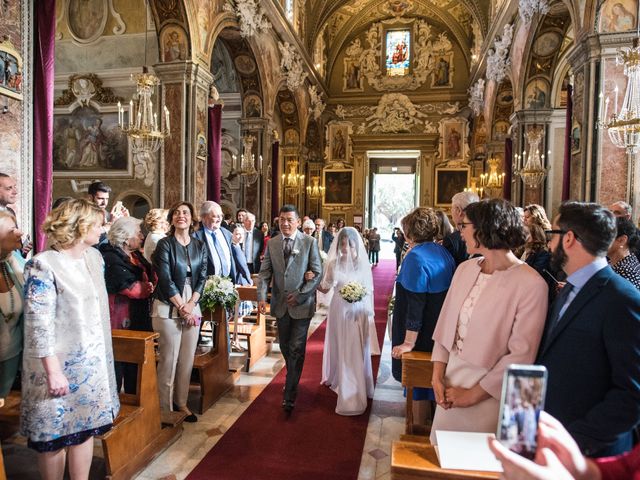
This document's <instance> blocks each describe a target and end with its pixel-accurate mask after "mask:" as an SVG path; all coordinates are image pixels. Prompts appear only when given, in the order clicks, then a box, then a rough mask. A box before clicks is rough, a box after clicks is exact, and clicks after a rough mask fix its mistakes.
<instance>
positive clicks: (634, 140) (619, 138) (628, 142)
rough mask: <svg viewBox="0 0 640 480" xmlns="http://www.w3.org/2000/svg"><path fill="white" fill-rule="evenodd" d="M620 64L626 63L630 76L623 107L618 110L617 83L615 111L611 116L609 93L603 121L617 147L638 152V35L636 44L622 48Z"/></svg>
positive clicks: (619, 53) (617, 60) (639, 111)
mask: <svg viewBox="0 0 640 480" xmlns="http://www.w3.org/2000/svg"><path fill="white" fill-rule="evenodd" d="M639 36H640V35H639ZM616 64H617V65H623V66H624V74H625V75H626V76H627V90H626V92H625V94H624V99H623V100H622V107H621V108H620V111H618V86H617V85H616V88H615V90H614V92H615V100H614V102H615V103H614V111H613V113H612V114H611V117H609V118H608V119H607V111H608V110H609V97H607V99H606V101H605V107H604V122H603V123H602V124H603V126H604V127H606V128H607V130H608V132H609V139H610V140H611V143H613V144H614V145H615V146H616V147H619V148H624V149H626V150H627V153H638V151H640V47H639V46H638V38H636V39H635V40H634V41H633V47H624V48H621V49H620V50H618V54H617V56H616ZM601 95H602V94H601Z"/></svg>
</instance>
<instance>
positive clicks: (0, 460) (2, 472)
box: [0, 447, 7, 480]
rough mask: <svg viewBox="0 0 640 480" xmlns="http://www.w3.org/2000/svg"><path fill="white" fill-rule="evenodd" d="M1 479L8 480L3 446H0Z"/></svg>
mask: <svg viewBox="0 0 640 480" xmlns="http://www.w3.org/2000/svg"><path fill="white" fill-rule="evenodd" d="M0 480H7V474H6V472H5V471H4V458H3V456H2V447H0Z"/></svg>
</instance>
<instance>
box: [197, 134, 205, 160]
mask: <svg viewBox="0 0 640 480" xmlns="http://www.w3.org/2000/svg"><path fill="white" fill-rule="evenodd" d="M196 145H197V146H196V157H198V158H200V159H206V158H207V139H206V137H205V136H204V135H202V134H199V135H198V138H197V140H196Z"/></svg>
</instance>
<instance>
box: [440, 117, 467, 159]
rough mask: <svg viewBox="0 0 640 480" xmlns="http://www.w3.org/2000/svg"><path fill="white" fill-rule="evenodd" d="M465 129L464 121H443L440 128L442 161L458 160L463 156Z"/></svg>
mask: <svg viewBox="0 0 640 480" xmlns="http://www.w3.org/2000/svg"><path fill="white" fill-rule="evenodd" d="M465 130H466V126H465V124H464V122H460V121H453V122H451V121H450V122H446V123H444V128H443V130H442V132H443V137H442V142H443V145H442V147H443V148H442V152H443V155H442V159H443V160H444V161H446V162H450V161H459V160H462V159H463V158H464V153H465V152H464V145H465Z"/></svg>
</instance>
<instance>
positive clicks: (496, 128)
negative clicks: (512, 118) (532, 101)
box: [493, 120, 511, 140]
mask: <svg viewBox="0 0 640 480" xmlns="http://www.w3.org/2000/svg"><path fill="white" fill-rule="evenodd" d="M510 126H511V125H510V124H509V122H507V121H506V120H498V121H496V122H495V123H494V124H493V139H494V140H504V139H505V138H507V135H508V134H509V127H510Z"/></svg>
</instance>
